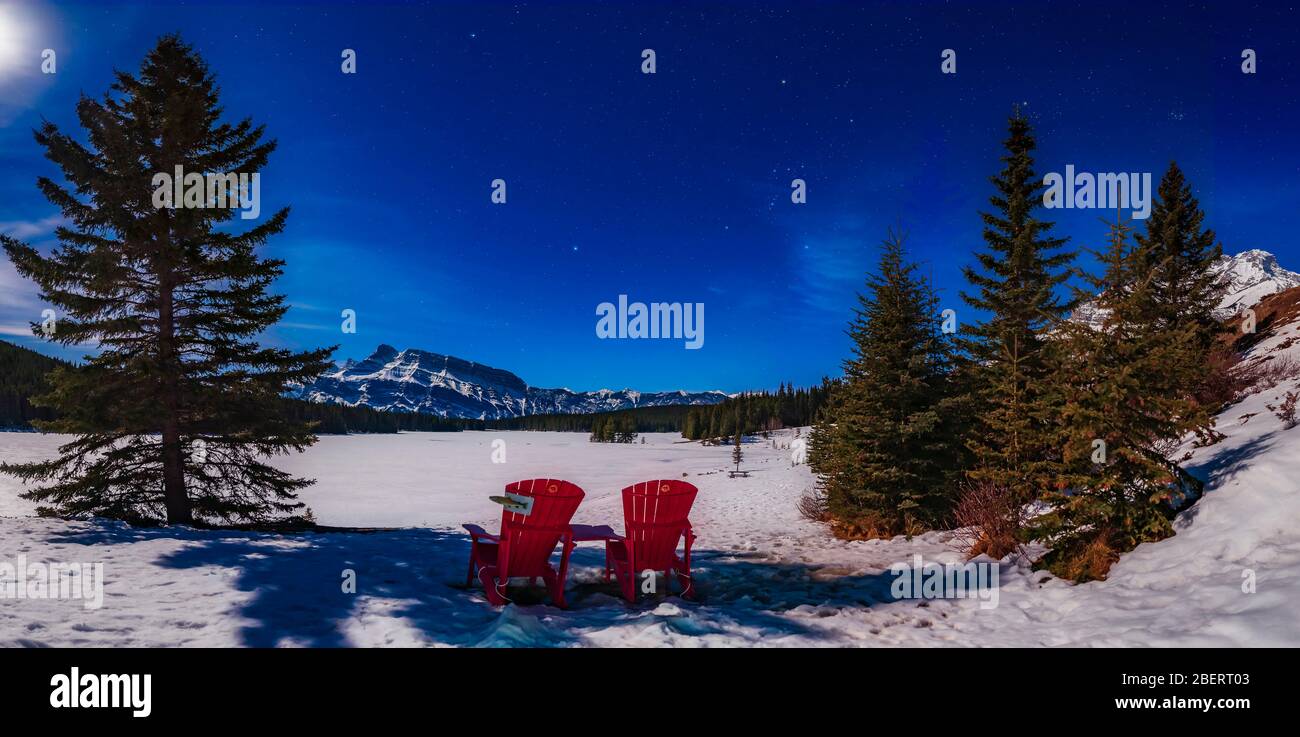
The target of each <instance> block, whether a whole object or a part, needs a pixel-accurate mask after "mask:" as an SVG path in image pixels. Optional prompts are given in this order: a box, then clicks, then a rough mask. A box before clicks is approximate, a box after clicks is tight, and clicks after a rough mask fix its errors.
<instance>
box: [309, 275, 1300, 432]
mask: <svg viewBox="0 0 1300 737" xmlns="http://www.w3.org/2000/svg"><path fill="white" fill-rule="evenodd" d="M1214 268H1215V271H1217V272H1218V274H1219V280H1220V281H1221V283H1223V284H1224V286H1225V288H1226V291H1225V294H1224V297H1223V300H1222V302H1221V303H1220V304H1219V309H1218V312H1219V314H1220V316H1221V317H1228V316H1230V315H1233V314H1236V313H1238V312H1240V311H1241V310H1242V309H1245V308H1246V307H1250V306H1253V305H1255V304H1256V303H1258V302H1259V301H1260V300H1261V299H1263V298H1264V297H1267V296H1269V295H1271V294H1275V293H1277V292H1281V291H1283V290H1286V289H1290V288H1292V287H1296V286H1300V274H1297V273H1295V272H1293V271H1288V270H1287V269H1284V268H1282V267H1281V266H1279V265H1278V263H1277V259H1276V258H1275V257H1274V256H1273V254H1271V253H1268V252H1267V251H1260V250H1251V251H1245V252H1243V253H1239V254H1237V255H1235V256H1226V255H1225V256H1224V257H1223V258H1222V259H1220V261H1219V262H1218V263H1217V264H1216V265H1215V267H1214ZM1103 317H1104V315H1103V313H1102V312H1101V310H1099V309H1098V308H1097V306H1096V304H1095V303H1094V302H1085V303H1084V304H1082V305H1080V306H1079V308H1078V309H1077V310H1075V313H1074V315H1072V316H1071V318H1070V319H1072V320H1078V321H1082V322H1086V323H1088V324H1090V325H1094V326H1099V325H1100V324H1101V320H1102V318H1103ZM292 396H296V397H298V398H300V399H305V400H307V401H311V402H318V403H323V404H342V405H347V406H351V407H358V406H360V407H369V408H371V409H376V410H381V411H392V412H418V413H421V414H429V415H437V416H439V417H454V418H464V419H485V420H499V419H506V418H511V417H523V416H526V415H547V414H588V413H594V412H610V411H614V410H622V409H631V408H634V407H662V406H666V405H674V404H689V405H711V404H718V403H719V402H721V401H722V400H724V399H726V398H727V396H728V395H727V394H726V393H724V392H720V391H711V392H685V391H675V392H644V393H643V392H638V391H635V390H632V389H622V390H619V391H611V390H609V389H601V390H600V391H594V392H575V391H570V390H568V389H542V388H539V387H534V386H529V385H528V384H527V383H526V382H525V381H524V380H523V379H521V378H519V377H518V376H516V375H515V374H513V373H511V372H509V371H506V370H505V369H499V368H493V367H491V366H485V365H483V364H481V363H474V362H472V361H466V360H464V359H461V358H456V357H455V356H445V355H442V354H440V353H431V352H429V351H422V350H417V349H414V348H408V349H407V350H404V351H399V350H397V349H396V348H393V347H392V346H388V345H381V346H379V348H377V349H376V350H375V352H374V353H373V354H371V355H370V356H369V357H367V358H366V359H365V360H363V361H351V360H349V361H348V362H346V363H345V364H343V365H342V366H341V367H339V368H338V369H337V370H335V371H331V372H328V373H325V374H323V375H321V377H320V378H318V379H316V380H315V381H313V382H311V383H310V384H307V385H305V386H302V387H299V388H298V389H297V390H296V391H295V392H294V393H293V394H292Z"/></svg>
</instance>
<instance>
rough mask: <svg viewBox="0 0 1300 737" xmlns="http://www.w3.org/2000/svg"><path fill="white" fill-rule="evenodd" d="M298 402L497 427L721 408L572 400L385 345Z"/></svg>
mask: <svg viewBox="0 0 1300 737" xmlns="http://www.w3.org/2000/svg"><path fill="white" fill-rule="evenodd" d="M293 396H296V397H298V398H301V399H306V400H308V401H311V402H320V403H328V404H345V405H348V406H353V407H355V406H365V407H370V408H372V409H377V410H383V411H392V412H419V413H422V414H431V415H438V416H440V417H458V418H466V419H484V420H499V419H505V418H510V417H523V416H525V415H550V414H588V413H593V412H610V411H613V410H622V409H631V408H633V407H661V406H665V405H672V404H696V405H699V404H718V403H719V402H721V401H722V400H724V399H726V398H727V396H728V395H727V394H726V393H724V392H720V391H711V392H684V391H675V392H638V391H635V390H632V389H623V390H620V391H611V390H609V389H601V390H600V391H594V392H574V391H570V390H568V389H542V388H539V387H534V386H529V385H528V384H527V383H526V382H525V381H524V380H523V379H521V378H519V377H518V376H516V375H515V374H513V373H511V372H509V371H506V370H505V369H499V368H493V367H491V366H485V365H483V364H481V363H474V362H472V361H466V360H464V359H462V358H456V357H455V356H444V355H442V354H440V353H431V352H429V351H422V350H417V349H414V348H408V349H406V350H404V351H399V350H397V349H396V348H394V347H392V346H389V345H381V346H379V347H378V348H377V349H375V352H374V353H373V354H371V355H370V356H369V357H368V358H366V359H365V360H363V361H351V360H349V361H348V362H347V363H345V364H343V366H341V367H340V368H339V369H338V370H337V371H331V372H329V373H326V374H323V375H321V377H320V378H318V379H316V380H315V381H313V382H311V383H310V384H307V385H305V386H302V387H300V388H299V389H298V390H297V391H296V392H295V393H294V394H293Z"/></svg>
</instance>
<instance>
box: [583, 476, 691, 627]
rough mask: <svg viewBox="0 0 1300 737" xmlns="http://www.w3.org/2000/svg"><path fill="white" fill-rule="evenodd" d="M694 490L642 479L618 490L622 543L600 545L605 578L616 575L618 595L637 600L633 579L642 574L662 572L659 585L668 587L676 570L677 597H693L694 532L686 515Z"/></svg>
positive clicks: (683, 484) (681, 483) (682, 483)
mask: <svg viewBox="0 0 1300 737" xmlns="http://www.w3.org/2000/svg"><path fill="white" fill-rule="evenodd" d="M698 491H699V489H696V488H695V486H694V485H692V484H688V483H686V482H685V481H677V480H675V479H665V480H660V481H642V482H641V483H639V484H636V485H634V486H629V487H627V488H626V489H624V490H623V525H624V530H625V532H626V533H627V535H626V537H624V538H623V539H622V540H610V541H608V542H606V543H605V580H606V581H608V580H609V575H610V573H611V572H612V573H614V574H615V575H616V576H618V582H619V585H620V586H621V587H622V589H623V596H624V598H626V599H627V600H628V601H630V602H635V601H636V592H637V576H638V575H639V574H641V573H642V572H644V571H656V572H658V571H663V572H664V585H665V586H666V587H667V586H669V585H670V584H671V583H672V574H673V572H674V571H675V572H676V573H677V576H678V578H679V579H681V585H682V598H683V599H689V598H691V597H692V596H693V595H694V594H695V586H694V583H693V581H692V580H691V545H692V544H693V543H694V542H695V532H694V531H693V530H692V529H691V521H690V519H689V518H688V517H687V515H688V514H690V511H691V505H692V504H694V503H695V494H696V492H698ZM683 537H685V538H686V550H685V552H684V554H683V555H682V556H681V557H678V555H677V543H678V542H680V541H681V540H682V538H683Z"/></svg>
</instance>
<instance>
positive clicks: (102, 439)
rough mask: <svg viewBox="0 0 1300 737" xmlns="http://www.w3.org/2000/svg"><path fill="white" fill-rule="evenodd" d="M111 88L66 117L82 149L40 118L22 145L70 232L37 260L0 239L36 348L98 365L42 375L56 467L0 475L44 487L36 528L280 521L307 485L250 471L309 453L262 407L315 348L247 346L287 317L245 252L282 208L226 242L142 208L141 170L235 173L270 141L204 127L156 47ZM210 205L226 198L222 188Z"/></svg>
mask: <svg viewBox="0 0 1300 737" xmlns="http://www.w3.org/2000/svg"><path fill="white" fill-rule="evenodd" d="M116 79H117V81H116V82H115V83H114V84H113V85H112V87H111V88H110V90H109V92H108V94H106V95H105V97H104V99H103V101H95V100H93V99H90V98H86V97H83V98H82V99H81V101H80V102H79V103H78V106H77V114H78V118H79V120H80V122H81V125H82V126H83V127H84V128H85V129H86V131H87V137H88V142H89V143H88V145H83V144H82V143H79V142H78V141H76V140H74V139H73V138H72V137H71V136H69V135H67V134H65V133H63V132H62V131H60V130H59V128H58V127H57V126H55V125H54V124H53V123H49V122H46V123H44V124H43V125H42V126H41V128H40V129H39V131H37V133H36V141H37V142H38V143H39V144H40V145H41V146H43V147H44V148H45V153H46V156H47V158H49V159H50V160H51V161H53V162H54V163H55V164H57V165H58V166H59V167H60V169H61V170H62V172H63V176H64V177H65V178H66V179H67V180H68V182H69V183H70V185H71V186H68V187H65V186H63V185H60V184H57V183H55V182H54V181H52V180H50V179H46V178H41V179H40V180H39V182H38V183H39V186H40V189H41V191H42V192H43V193H44V194H45V196H46V198H47V199H49V200H50V201H51V202H52V203H54V204H55V205H57V206H58V207H59V208H60V209H61V210H62V212H63V215H64V217H66V218H67V219H68V221H69V222H70V223H71V225H69V226H67V227H61V228H59V229H58V231H57V236H58V239H59V246H58V247H57V248H56V249H54V251H53V253H52V254H51V255H49V256H45V255H42V254H41V253H39V252H38V251H37V250H36V249H34V248H32V247H30V246H28V245H26V244H23V243H20V242H18V241H16V240H14V239H12V238H7V237H6V238H3V246H4V249H5V251H6V252H7V253H8V254H9V258H10V259H11V260H12V261H13V263H14V266H15V267H16V268H17V270H18V272H19V273H21V274H22V275H24V276H26V277H28V278H30V279H32V280H34V281H35V282H36V283H37V284H38V285H39V286H40V288H41V297H42V299H44V300H45V301H47V302H49V303H51V304H53V305H54V306H55V307H57V308H58V310H59V314H60V316H61V319H60V320H59V322H58V324H57V329H56V332H55V334H54V336H53V339H54V340H56V341H58V342H60V343H63V344H65V345H76V344H84V343H94V344H98V346H99V347H100V352H99V354H98V355H95V356H91V357H87V359H86V362H85V364H84V365H81V366H78V367H75V368H60V369H57V370H56V371H54V372H53V373H52V374H51V376H50V379H49V382H50V391H49V392H48V393H46V394H45V395H43V396H41V397H39V398H38V399H39V402H40V403H41V404H43V405H45V406H49V407H52V408H54V409H55V410H56V411H57V413H58V419H56V420H53V421H50V422H45V423H42V424H41V428H42V429H44V430H47V431H50V432H58V433H69V434H72V435H74V436H75V437H74V438H73V439H72V440H70V441H69V442H68V443H67V444H65V445H63V446H62V447H61V448H60V455H59V457H57V458H54V459H52V460H48V461H41V462H33V463H20V464H5V465H4V466H3V467H2V468H3V470H4V471H6V472H8V473H12V474H15V475H17V476H19V477H21V478H23V479H24V480H28V481H36V482H41V483H43V484H44V485H41V486H38V487H36V488H33V489H32V490H30V491H28V492H26V493H25V494H24V496H25V497H27V498H29V499H33V500H35V501H38V502H40V503H42V506H41V507H40V509H41V512H42V513H43V514H57V515H67V516H86V515H97V516H107V517H117V518H124V519H136V520H158V519H161V518H164V517H165V518H166V520H167V521H169V522H172V523H189V522H192V521H198V522H212V521H233V520H256V519H267V518H271V517H274V516H277V515H281V514H286V513H290V512H292V511H293V510H296V509H298V508H300V507H302V504H301V503H299V502H297V501H295V498H296V492H297V491H298V490H300V489H302V488H303V487H305V486H307V485H309V484H310V483H312V482H311V481H310V480H308V479H301V478H295V477H293V476H291V475H289V474H286V473H284V472H282V471H279V470H277V469H275V468H273V467H271V466H270V465H267V464H266V463H263V462H262V460H261V459H262V457H263V456H266V455H271V454H278V453H287V452H289V451H290V450H294V451H300V450H302V449H304V448H305V447H307V446H308V445H310V444H311V443H313V442H314V441H315V436H314V435H313V434H312V432H311V429H310V427H309V426H308V425H306V424H305V423H301V422H295V421H292V420H289V419H286V418H285V417H284V416H283V415H282V414H281V412H280V410H281V405H280V402H279V401H278V399H279V397H280V396H281V394H282V393H283V392H284V390H285V389H286V387H287V385H288V384H289V383H290V382H305V381H308V380H310V379H312V378H314V377H316V376H317V375H319V374H320V373H321V372H322V371H323V370H324V369H325V367H326V360H325V359H326V357H327V356H328V355H329V352H330V350H317V351H310V352H306V353H292V352H290V351H287V350H283V349H274V348H266V347H263V346H261V345H259V344H258V343H257V342H256V336H257V335H258V334H259V333H261V332H262V331H263V330H265V329H266V328H268V327H270V326H271V325H273V324H275V323H276V321H278V320H279V319H280V318H281V316H283V315H284V313H285V311H286V310H287V309H288V308H287V307H286V306H285V304H284V301H283V297H281V296H278V295H273V294H270V293H268V292H267V289H268V287H269V286H270V285H271V283H272V281H273V280H274V279H275V278H276V277H277V276H279V274H280V273H281V267H282V265H283V262H281V261H278V260H274V259H263V258H259V257H258V256H257V255H256V254H255V253H254V250H255V248H256V247H258V246H260V245H262V244H263V243H265V242H266V240H267V239H268V238H269V237H271V236H273V235H275V234H277V233H279V232H280V231H281V230H283V228H284V224H285V219H286V217H287V216H288V210H287V209H284V210H281V211H279V212H277V213H275V214H274V215H272V216H271V217H270V218H268V219H266V220H264V221H263V222H261V223H260V224H258V225H256V226H254V227H252V228H250V229H248V230H246V231H245V232H243V233H235V232H233V231H231V230H229V229H226V228H225V227H223V226H224V224H225V223H226V222H227V221H229V220H230V219H231V218H232V217H233V216H234V212H235V211H234V210H233V209H229V208H217V207H177V208H176V209H167V208H158V207H156V206H155V204H154V192H155V189H156V185H155V182H154V175H155V174H157V173H166V174H172V173H173V172H174V171H175V167H177V166H182V167H183V168H184V170H185V171H186V172H191V173H252V172H256V171H258V170H260V169H261V168H263V166H264V165H265V164H266V161H267V157H268V156H269V155H270V154H271V152H272V151H273V150H274V148H275V144H274V142H271V141H263V140H262V134H263V130H262V128H261V127H254V126H253V125H252V123H251V122H249V121H248V120H244V121H241V122H239V123H236V124H233V125H232V124H229V123H222V122H220V121H219V116H220V114H221V107H220V105H219V103H218V99H217V88H216V84H215V81H214V79H213V76H212V75H211V73H210V72H209V71H208V68H207V66H206V65H205V64H204V62H203V61H202V59H200V58H199V56H198V55H197V54H196V53H195V52H194V51H193V50H192V49H191V48H190V47H188V46H186V45H185V44H183V43H182V42H181V41H180V40H179V39H178V38H176V37H174V36H168V37H165V38H163V39H161V40H160V41H159V43H158V45H157V46H156V47H155V48H154V49H153V50H152V51H151V52H150V53H149V54H148V56H147V57H146V58H145V60H144V63H143V64H142V66H141V69H140V74H139V76H138V77H136V76H131V75H130V74H128V73H126V72H118V73H117V78H116ZM214 194H216V195H224V196H226V197H227V198H228V200H229V201H234V200H235V199H236V198H237V197H238V196H239V193H238V192H237V191H236V188H235V187H234V186H233V185H232V183H231V182H230V181H229V180H220V184H219V187H218V189H217V190H215V191H210V192H208V193H207V195H208V197H209V198H211V197H212V196H213V195H214ZM179 204H183V203H178V205H179ZM208 204H212V203H211V202H210V201H209V203H208ZM38 335H40V333H39V332H38Z"/></svg>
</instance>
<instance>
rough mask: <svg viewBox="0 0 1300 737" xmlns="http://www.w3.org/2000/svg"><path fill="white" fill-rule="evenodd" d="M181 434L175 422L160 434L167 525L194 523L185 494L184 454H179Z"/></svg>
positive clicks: (169, 424)
mask: <svg viewBox="0 0 1300 737" xmlns="http://www.w3.org/2000/svg"><path fill="white" fill-rule="evenodd" d="M181 451H182V448H181V433H180V430H179V429H178V427H177V424H176V422H175V420H168V421H167V423H166V425H164V427H163V433H162V456H163V499H164V501H165V502H166V505H167V523H168V524H173V525H188V524H190V523H191V522H193V521H194V519H193V517H192V516H191V514H190V498H189V496H188V495H187V494H186V493H185V465H184V457H183V456H184V454H183V453H182V452H181Z"/></svg>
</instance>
